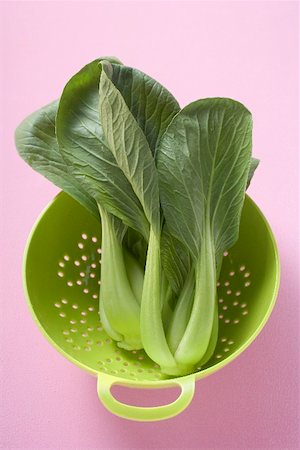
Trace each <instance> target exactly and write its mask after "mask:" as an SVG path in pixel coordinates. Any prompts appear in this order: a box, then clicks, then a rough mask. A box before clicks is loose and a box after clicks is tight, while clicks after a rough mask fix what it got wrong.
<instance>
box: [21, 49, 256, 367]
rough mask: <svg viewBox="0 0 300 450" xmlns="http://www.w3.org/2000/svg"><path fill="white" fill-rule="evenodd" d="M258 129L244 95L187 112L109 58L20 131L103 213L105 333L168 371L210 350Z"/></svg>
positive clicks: (31, 155)
mask: <svg viewBox="0 0 300 450" xmlns="http://www.w3.org/2000/svg"><path fill="white" fill-rule="evenodd" d="M251 134H252V119H251V114H250V113H249V111H248V110H247V109H246V108H245V107H244V106H243V105H242V104H241V103H239V102H237V101H234V100H230V99H227V98H209V99H204V100H197V101H195V102H193V103H191V104H189V105H187V106H186V107H184V108H183V109H180V107H179V105H178V103H177V101H176V100H175V98H174V97H173V96H172V94H171V93H170V92H169V91H168V90H167V89H165V88H164V87H163V86H162V85H161V84H159V83H158V82H157V81H155V80H153V79H152V78H151V77H149V76H148V75H146V74H144V73H142V72H140V71H139V70H137V69H133V68H130V67H126V66H124V65H122V63H121V62H120V61H119V60H117V59H115V58H110V57H105V58H100V59H97V60H95V61H93V62H91V63H90V64H88V65H86V66H85V67H83V69H81V70H80V71H79V72H78V73H76V74H75V75H74V76H73V77H72V78H71V79H70V81H69V82H68V83H67V84H66V86H65V88H64V90H63V93H62V95H61V97H60V99H59V101H55V102H53V103H51V104H50V105H48V106H46V107H44V108H42V109H40V110H39V111H37V112H35V113H34V114H32V115H31V116H30V117H28V118H27V119H25V120H24V121H23V122H22V123H21V125H20V126H19V127H18V128H17V130H16V146H17V149H18V151H19V154H20V155H21V157H22V158H23V159H24V160H25V161H26V162H27V163H28V164H29V165H30V166H32V167H33V169H35V170H36V171H38V172H40V173H41V174H43V175H44V176H45V177H47V178H48V179H49V180H50V181H52V182H53V183H54V184H56V185H57V186H58V187H60V188H61V189H63V190H64V191H65V192H67V193H68V194H69V195H71V196H72V197H74V198H75V199H76V200H77V201H79V202H80V203H81V204H82V205H83V206H85V207H86V208H87V209H88V210H89V211H90V212H91V214H93V215H95V216H97V217H100V219H101V227H102V263H101V292H100V308H99V311H100V317H101V321H102V324H103V326H104V328H105V330H106V332H107V333H108V334H109V335H110V336H111V338H112V339H114V340H115V341H117V344H118V346H119V347H121V348H124V349H127V350H133V349H140V348H144V350H145V351H146V353H147V354H148V355H149V356H150V358H152V359H153V361H155V362H156V363H157V364H159V365H160V367H161V370H162V371H163V372H164V373H166V374H169V375H184V374H187V373H190V372H192V371H193V370H195V367H196V366H199V365H200V366H203V365H204V364H205V363H206V362H207V361H208V360H209V359H210V357H211V356H212V354H213V352H214V349H215V346H216V342H217V337H218V308H217V299H216V285H217V279H218V275H219V272H220V268H221V264H222V255H223V252H224V251H225V250H228V248H229V247H231V246H232V245H233V244H234V243H235V242H236V240H237V238H238V233H239V223H240V216H241V210H242V206H243V202H244V196H245V190H246V188H247V185H248V184H249V182H250V179H251V177H252V175H253V172H254V170H255V168H256V166H257V164H258V161H257V160H255V159H253V158H251V147H252V143H251ZM99 226H100V225H99Z"/></svg>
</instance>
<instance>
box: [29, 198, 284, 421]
mask: <svg viewBox="0 0 300 450" xmlns="http://www.w3.org/2000/svg"><path fill="white" fill-rule="evenodd" d="M224 256H225V257H224V260H223V265H222V272H221V276H220V280H219V282H218V299H219V322H220V328H219V339H218V344H217V347H216V350H215V353H214V355H213V357H212V358H211V359H210V361H209V362H208V363H206V364H205V366H204V367H201V368H200V367H199V368H197V371H196V372H195V373H193V374H191V375H188V376H184V377H177V378H171V377H168V376H166V375H163V374H162V373H161V372H160V369H159V366H157V365H156V364H155V363H154V362H153V361H152V360H150V359H149V358H148V357H147V355H146V354H145V353H144V351H142V350H139V351H132V352H128V351H126V350H121V349H119V348H118V347H117V345H116V344H115V343H114V342H113V341H112V340H111V339H110V337H109V336H108V335H107V334H106V333H105V331H104V330H103V328H102V325H101V321H100V318H99V313H98V302H99V298H98V297H99V292H98V291H99V284H100V280H99V275H100V264H101V229H100V225H99V222H97V220H96V219H95V218H93V217H92V216H91V215H90V214H89V213H88V212H87V211H86V210H85V209H84V208H83V207H82V206H80V205H79V204H78V203H77V202H75V201H74V200H73V199H71V198H70V197H69V196H68V195H67V194H65V193H60V194H58V195H57V196H56V197H55V199H54V200H53V201H52V202H51V203H50V204H49V205H48V206H47V207H46V209H45V210H44V211H43V212H42V213H41V215H40V217H39V218H38V219H37V221H36V223H35V225H34V227H33V229H32V231H31V234H30V236H29V238H28V242H27V246H26V250H25V255H24V267H23V279H24V287H25V292H26V296H27V299H28V304H29V307H30V310H31V313H32V315H33V317H34V319H35V321H36V323H37V325H38V326H39V328H40V330H41V331H42V333H43V334H44V336H45V337H46V338H47V339H48V341H49V342H50V343H51V344H52V345H53V346H54V347H55V348H56V349H57V350H58V351H59V352H60V353H61V354H62V355H64V356H65V357H66V358H68V359H69V360H70V361H72V362H73V363H74V364H76V365H77V366H79V367H81V368H83V369H85V370H87V371H88V372H90V373H91V374H93V375H96V376H97V377H98V383H97V391H98V396H99V398H100V400H101V401H102V403H103V405H104V406H105V407H106V408H107V409H109V410H110V411H111V412H113V413H114V414H116V415H119V416H121V417H125V418H127V419H133V420H140V421H144V420H161V419H165V418H169V417H172V416H175V415H176V414H178V413H179V412H181V411H183V409H185V408H186V407H187V406H188V404H189V403H190V401H191V400H192V398H193V394H194V386H195V381H196V380H198V379H200V378H203V377H205V376H207V375H210V374H211V373H213V372H216V371H217V370H219V369H221V368H222V367H223V366H225V365H226V364H228V363H229V362H230V361H232V360H233V359H234V358H236V357H237V356H238V355H239V354H240V353H241V352H242V351H244V350H245V349H246V348H247V347H248V346H249V345H250V343H251V342H252V341H253V340H254V339H255V337H256V336H257V335H258V334H259V332H260V331H261V329H262V327H263V326H264V324H265V323H266V321H267V319H268V317H269V315H270V313H271V310H272V308H273V306H274V303H275V299H276V295H277V291H278V285H279V259H278V253H277V248H276V244H275V240H274V237H273V235H272V231H271V229H270V227H269V225H268V223H267V221H266V219H265V218H264V216H263V214H262V213H261V211H260V210H259V208H258V207H257V206H256V205H255V203H254V202H253V201H252V200H251V199H250V198H249V197H246V200H245V204H244V208H243V214H242V219H241V227H240V238H239V241H238V242H237V244H236V245H235V246H234V247H233V248H232V249H230V251H229V252H228V253H227V252H225V254H224ZM113 384H121V385H125V386H131V387H136V388H167V387H170V386H174V385H175V386H179V387H180V388H181V394H180V396H179V397H178V398H177V399H176V400H175V401H174V402H172V403H170V404H168V405H163V406H156V407H137V406H132V405H126V404H124V403H121V402H119V401H118V400H116V399H115V398H114V397H113V395H112V393H111V390H110V388H111V386H112V385H113Z"/></svg>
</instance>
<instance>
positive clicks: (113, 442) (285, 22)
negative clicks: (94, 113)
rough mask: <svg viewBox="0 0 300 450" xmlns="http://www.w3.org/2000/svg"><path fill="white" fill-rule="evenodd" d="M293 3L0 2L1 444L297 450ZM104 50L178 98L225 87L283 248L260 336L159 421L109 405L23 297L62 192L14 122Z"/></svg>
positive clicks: (256, 190) (257, 192)
mask: <svg viewBox="0 0 300 450" xmlns="http://www.w3.org/2000/svg"><path fill="white" fill-rule="evenodd" d="M297 10H298V5H297V3H296V2H183V1H182V2H172V1H170V2H145V3H138V2H110V3H96V2H94V3H88V2H75V3H73V2H52V3H49V2H45V3H44V2H19V3H18V2H6V3H1V17H2V25H1V33H2V37H1V42H2V44H3V43H5V44H4V46H3V47H4V48H3V49H2V54H1V64H2V69H1V71H2V77H3V80H2V81H1V85H2V89H1V95H2V99H1V120H0V123H1V129H2V130H3V131H2V133H1V149H0V154H1V159H2V160H3V162H2V164H1V172H2V173H1V179H0V182H1V195H2V203H1V208H2V216H1V217H4V221H2V222H3V223H2V225H1V226H2V229H1V234H0V236H1V256H2V260H3V261H2V267H1V272H0V277H1V288H2V293H1V301H2V306H1V308H2V312H1V316H2V318H3V321H2V322H3V325H2V327H1V334H2V345H1V367H2V381H1V397H2V402H1V403H2V405H1V410H2V420H1V427H2V430H1V448H3V449H17V448H20V449H76V450H77V449H205V450H208V449H228V450H230V449H239V450H243V449H296V448H299V445H300V444H299V436H298V434H297V423H298V421H299V355H298V353H299V333H298V330H299V316H298V313H299V307H298V305H299V289H298V280H299V266H298V261H297V249H298V246H297V244H298V242H299V241H298V236H299V223H298V221H297V220H298V214H297V211H298V207H299V205H298V201H299V198H298V193H299V184H298V180H299V177H298V172H299V165H298V151H299V150H298V148H297V124H298V122H297V121H298V120H299V117H298V115H297V114H298V109H297V96H298V88H297V79H298V78H297V77H298V65H297V60H298V53H297V27H298V23H297V17H298V16H297V12H298V11H297ZM101 55H115V56H117V57H119V58H120V59H121V60H122V61H123V62H125V63H126V64H127V65H132V66H135V67H138V68H139V69H141V70H143V71H145V72H146V73H149V74H150V75H152V76H153V77H154V78H157V79H158V80H159V81H160V82H162V84H164V85H165V86H166V87H168V88H169V90H171V92H172V93H173V94H174V95H175V96H176V97H177V98H178V100H179V102H180V103H181V105H185V104H186V103H188V102H190V101H192V100H195V99H197V98H203V97H212V96H214V97H216V96H226V97H232V98H235V99H238V100H240V101H241V102H243V103H245V105H247V106H248V108H249V109H250V110H251V111H252V113H253V118H254V156H256V157H258V158H259V159H261V165H260V167H259V169H258V170H257V173H256V175H255V178H254V180H253V183H252V185H251V188H250V191H249V193H250V195H251V196H252V198H253V199H254V200H255V201H256V202H257V203H258V205H259V206H260V207H261V209H262V210H263V211H264V213H265V215H266V216H267V218H268V220H269V222H270V224H271V226H272V228H273V231H274V233H275V236H276V238H277V242H278V246H279V251H280V257H281V264H282V278H281V287H280V293H279V297H278V302H277V305H276V307H275V310H274V312H273V314H272V316H271V318H270V320H269V322H268V324H267V326H266V327H265V329H264V330H263V331H262V333H261V334H260V336H259V337H258V338H257V340H256V341H255V342H254V343H253V344H252V345H251V346H250V348H249V349H248V350H247V351H246V352H245V353H244V354H243V355H241V356H240V357H239V358H238V359H237V360H236V361H234V362H233V363H232V364H230V365H229V366H227V367H226V368H224V369H223V370H222V371H220V372H218V373H217V374H215V375H213V376H211V377H209V378H206V379H204V380H201V381H199V382H198V383H197V390H196V394H195V398H194V401H193V403H192V404H191V406H190V407H189V408H188V409H187V410H186V411H185V412H184V413H183V414H181V415H180V416H178V417H176V418H174V419H171V420H168V421H165V422H160V423H134V422H128V421H125V420H122V419H120V418H117V417H114V416H113V415H111V414H110V413H108V412H107V411H106V410H105V409H104V408H103V407H102V406H101V405H100V403H99V401H98V399H97V395H96V380H95V379H94V378H93V377H91V376H90V375H88V374H86V373H85V372H83V371H81V370H80V369H78V368H77V367H75V366H72V365H71V364H70V363H69V362H68V361H67V360H65V359H63V358H62V357H61V356H60V355H59V354H58V353H57V352H56V351H55V350H54V349H53V348H52V347H51V346H50V345H49V344H48V343H47V342H46V340H45V339H44V338H43V337H42V336H41V334H40V332H39V331H38V329H37V327H36V326H35V324H34V323H33V321H32V319H31V316H30V314H29V312H28V310H27V306H26V304H25V300H24V295H23V292H22V285H21V261H22V252H23V249H24V245H25V241H26V238H27V235H28V233H29V231H30V228H31V226H32V224H33V222H34V221H35V219H36V217H37V215H38V214H39V212H40V211H41V209H42V208H43V207H44V206H45V205H46V204H47V203H48V202H49V201H50V200H51V199H52V197H53V196H54V195H55V194H56V192H57V191H58V190H57V189H56V188H55V187H54V186H52V185H51V184H50V183H49V182H47V181H46V180H45V179H43V178H42V177H41V176H39V175H38V174H36V173H34V172H33V171H32V170H31V169H30V168H29V167H27V166H26V165H25V164H24V163H23V161H22V160H21V159H19V157H18V156H17V153H16V151H15V147H14V141H13V133H14V129H15V128H16V126H17V124H18V123H19V122H20V121H21V120H22V119H23V118H24V117H25V116H26V115H28V114H29V113H31V112H32V111H34V110H35V109H37V108H39V107H41V106H42V105H44V104H47V103H49V102H50V101H52V100H53V99H55V98H57V97H59V95H60V93H61V91H62V88H63V86H64V84H65V83H66V81H67V80H68V78H69V77H70V76H71V75H72V74H73V73H75V71H77V70H79V69H80V68H81V66H83V65H84V64H86V63H87V62H89V61H90V60H92V59H94V58H96V57H98V56H101ZM49 239H50V240H51V236H49ZM138 394H140V392H138ZM134 395H135V397H137V394H134ZM164 395H166V397H164ZM168 395H169V394H168V393H165V394H161V396H162V398H165V399H168V398H169V397H168Z"/></svg>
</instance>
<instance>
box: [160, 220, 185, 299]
mask: <svg viewBox="0 0 300 450" xmlns="http://www.w3.org/2000/svg"><path fill="white" fill-rule="evenodd" d="M160 247H161V262H162V266H163V269H164V272H165V274H166V277H167V279H168V281H169V283H170V285H171V287H172V290H173V292H174V293H175V294H177V295H178V294H179V292H180V291H181V289H182V287H183V285H184V283H185V279H186V277H187V275H188V273H189V271H190V266H191V260H190V259H191V258H190V255H189V252H188V251H187V249H186V247H185V246H184V245H183V244H182V243H181V242H180V241H179V240H178V239H176V238H174V237H173V236H172V235H171V234H170V232H169V230H168V226H167V225H166V223H165V224H164V226H163V229H162V234H161V241H160Z"/></svg>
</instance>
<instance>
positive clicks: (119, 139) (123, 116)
mask: <svg viewBox="0 0 300 450" xmlns="http://www.w3.org/2000/svg"><path fill="white" fill-rule="evenodd" d="M113 70H114V66H113V65H111V64H109V63H105V62H103V63H102V71H101V77H100V88H99V91H100V121H101V124H102V127H103V132H104V135H105V138H106V140H107V143H108V147H109V149H110V150H111V152H112V154H113V156H114V157H115V159H116V161H117V164H118V166H119V167H120V168H121V170H122V171H123V173H124V175H125V177H126V178H127V180H129V182H130V184H131V186H132V189H133V191H134V192H135V194H136V196H137V197H138V199H139V201H140V203H141V205H142V207H143V210H144V213H145V216H146V217H147V219H148V221H149V223H150V224H151V226H152V227H155V230H156V232H158V233H159V232H160V219H159V217H160V216H159V213H160V210H159V192H158V180H157V172H156V168H155V163H154V159H153V156H152V154H151V150H150V147H149V144H148V141H147V139H146V137H145V135H144V133H143V131H142V130H141V128H140V127H139V125H138V123H137V121H136V120H135V118H134V117H133V115H132V113H131V112H130V110H129V108H128V106H127V105H126V103H125V100H124V98H123V96H122V94H121V93H120V91H119V90H118V89H117V88H116V87H115V85H114V83H113V82H112V81H111V79H110V77H111V73H112V71H113Z"/></svg>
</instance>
